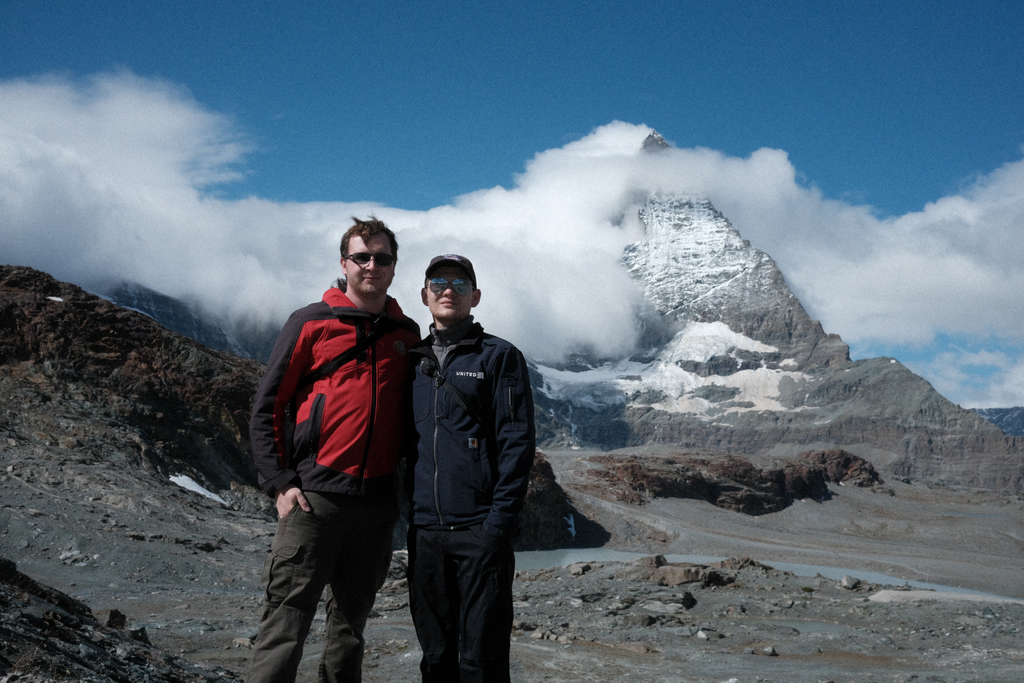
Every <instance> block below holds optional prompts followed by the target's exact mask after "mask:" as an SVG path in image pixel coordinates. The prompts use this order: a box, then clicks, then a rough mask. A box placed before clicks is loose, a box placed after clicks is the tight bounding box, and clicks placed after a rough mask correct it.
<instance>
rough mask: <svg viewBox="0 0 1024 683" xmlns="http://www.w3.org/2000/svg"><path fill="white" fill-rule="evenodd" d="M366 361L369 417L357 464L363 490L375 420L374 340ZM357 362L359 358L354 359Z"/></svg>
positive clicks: (375, 354) (375, 348) (368, 350)
mask: <svg viewBox="0 0 1024 683" xmlns="http://www.w3.org/2000/svg"><path fill="white" fill-rule="evenodd" d="M366 351H367V354H368V356H367V359H366V360H367V361H368V362H369V363H370V417H369V420H368V422H369V425H368V426H367V428H366V447H365V448H364V449H363V463H362V464H361V465H360V466H359V491H360V493H362V492H363V483H364V481H365V479H366V463H367V462H369V460H370V445H371V444H372V443H373V425H374V422H376V420H377V344H376V342H374V343H373V344H370V346H369V347H368V348H367V349H366ZM356 362H357V363H358V362H359V359H358V358H357V359H356Z"/></svg>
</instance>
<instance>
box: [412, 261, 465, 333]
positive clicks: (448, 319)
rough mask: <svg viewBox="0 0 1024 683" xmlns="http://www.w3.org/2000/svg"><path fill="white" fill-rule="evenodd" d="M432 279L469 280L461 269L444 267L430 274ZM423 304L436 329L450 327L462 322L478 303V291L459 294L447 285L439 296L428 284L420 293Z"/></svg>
mask: <svg viewBox="0 0 1024 683" xmlns="http://www.w3.org/2000/svg"><path fill="white" fill-rule="evenodd" d="M430 277H431V279H433V278H445V279H446V280H456V279H463V280H467V281H468V280H469V276H468V275H466V272H465V271H464V270H462V268H455V267H452V266H444V267H442V268H438V269H437V270H435V271H434V272H432V273H431V274H430ZM420 294H421V296H422V297H423V303H424V304H425V305H426V306H427V308H429V309H430V315H432V316H433V317H434V325H435V326H437V328H438V329H444V328H446V327H451V326H452V325H455V324H457V323H460V322H462V321H463V320H465V319H466V317H467V316H469V312H470V309H472V308H473V307H474V306H476V305H477V304H478V303H480V290H479V289H474V290H473V291H472V292H470V293H469V294H459V293H458V292H456V291H455V290H454V289H453V288H452V287H451V286H450V283H449V286H448V288H447V289H445V290H444V291H443V292H441V293H440V294H435V293H434V292H433V291H432V290H431V289H430V286H429V284H428V285H427V286H426V287H424V288H423V291H422V292H420Z"/></svg>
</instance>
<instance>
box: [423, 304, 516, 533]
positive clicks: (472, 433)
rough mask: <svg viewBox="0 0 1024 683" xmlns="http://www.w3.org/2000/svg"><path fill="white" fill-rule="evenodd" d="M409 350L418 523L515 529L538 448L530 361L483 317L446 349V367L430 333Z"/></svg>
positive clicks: (488, 529)
mask: <svg viewBox="0 0 1024 683" xmlns="http://www.w3.org/2000/svg"><path fill="white" fill-rule="evenodd" d="M410 355H411V356H412V360H413V363H414V364H415V365H416V368H415V370H414V379H413V388H412V401H413V415H414V424H415V437H416V449H415V454H414V455H413V456H412V458H411V462H410V463H409V468H408V471H407V475H408V476H407V485H408V488H409V497H410V500H411V504H412V524H414V525H416V526H423V527H431V528H452V527H453V528H462V527H467V526H472V525H474V524H479V523H481V522H482V523H483V525H484V530H485V531H486V532H487V533H488V534H490V535H491V536H495V537H498V538H506V537H511V536H513V535H514V534H515V533H516V530H517V518H518V515H519V511H520V510H521V509H522V507H523V499H524V498H525V497H526V488H527V484H528V482H529V476H530V467H531V466H532V465H533V457H534V451H535V448H536V436H535V430H534V421H533V394H532V393H531V391H530V378H529V374H528V372H527V367H526V360H525V359H524V358H523V355H522V353H520V352H519V350H518V349H517V348H516V347H515V346H513V345H512V344H510V343H509V342H507V341H505V340H504V339H499V338H498V337H495V336H493V335H490V334H486V333H485V332H484V331H483V328H482V327H481V326H480V325H479V324H473V327H472V328H471V329H470V331H469V332H468V333H467V335H466V336H465V337H464V338H463V339H462V341H460V342H459V343H458V344H456V345H455V346H454V347H452V348H451V349H450V350H449V351H448V354H447V355H446V356H445V360H444V365H443V366H442V367H440V368H437V366H436V357H435V356H434V352H433V349H432V348H431V342H430V338H429V337H428V338H427V339H426V340H424V341H422V342H420V343H419V344H418V345H417V346H415V347H413V348H412V349H411V350H410ZM432 366H433V367H432ZM449 387H454V388H455V389H456V390H457V391H458V394H456V393H455V392H454V391H451V390H450V389H449ZM460 394H461V396H460ZM460 399H461V401H462V402H464V403H465V404H466V405H467V407H468V410H467V409H466V408H464V407H463V406H462V405H460Z"/></svg>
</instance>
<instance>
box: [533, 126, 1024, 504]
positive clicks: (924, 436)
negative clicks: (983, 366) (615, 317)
mask: <svg viewBox="0 0 1024 683" xmlns="http://www.w3.org/2000/svg"><path fill="white" fill-rule="evenodd" d="M665 147H666V143H665V142H664V140H663V139H662V138H661V137H660V136H658V135H657V134H656V133H652V135H651V136H650V137H649V138H648V139H647V141H645V142H644V145H643V149H644V152H645V153H653V154H657V153H660V152H661V151H662V150H664V149H665ZM712 201H713V198H710V197H706V196H699V195H688V194H685V193H679V194H672V195H667V194H664V193H650V194H649V195H648V196H647V197H646V199H645V200H644V201H643V202H642V207H641V208H640V209H639V211H638V217H639V219H640V221H641V222H642V223H643V226H644V237H643V239H642V240H640V241H639V242H636V243H634V244H631V245H630V246H628V247H627V248H626V249H625V252H624V253H623V255H622V267H623V268H625V269H626V270H628V272H629V273H630V275H631V276H632V278H633V279H634V280H635V281H636V283H637V284H638V286H639V287H640V289H641V290H642V293H643V305H642V306H641V307H640V308H639V309H638V310H637V311H636V317H635V320H634V321H633V323H634V324H635V325H636V326H637V328H638V329H639V330H640V331H641V332H640V339H641V344H640V347H641V348H639V349H638V350H637V351H636V353H634V354H633V355H632V356H631V357H629V358H619V359H601V360H596V359H586V358H584V359H580V360H579V361H578V362H575V363H568V364H562V365H559V366H557V367H554V366H548V365H543V364H538V365H536V366H535V369H536V374H535V377H534V380H535V388H534V391H535V394H536V397H537V405H538V410H539V413H540V415H539V417H540V418H541V419H540V424H541V426H542V428H541V433H540V437H541V441H542V444H543V445H544V446H545V447H547V448H552V449H556V448H557V449H561V448H586V449H595V448H596V449H602V450H607V449H622V448H629V449H633V451H634V452H650V453H655V452H663V451H665V450H666V449H669V450H672V451H686V450H689V451H696V452H701V453H710V454H715V453H719V454H732V455H743V456H771V457H779V458H788V457H792V456H794V455H796V454H798V453H801V452H805V451H808V450H812V449H818V450H825V449H841V450H843V451H845V452H848V453H852V454H855V455H857V456H859V457H861V458H863V459H865V460H867V461H870V462H871V463H873V465H874V466H875V467H876V468H877V469H878V471H879V472H882V473H883V474H886V475H888V476H898V477H901V478H904V479H908V480H917V479H920V480H927V481H931V482H953V483H956V484H958V485H963V486H969V487H979V488H988V489H996V490H1006V491H1011V492H1016V493H1021V492H1022V491H1024V460H1022V458H1021V455H1020V450H1021V449H1020V446H1021V444H1020V443H1019V439H1015V438H1013V437H1007V436H1005V435H1004V434H1003V433H1002V432H1001V431H1000V430H999V429H998V428H997V427H995V426H994V425H992V424H991V423H989V422H987V421H986V420H984V419H982V418H981V417H979V416H978V415H977V414H976V413H974V412H972V411H969V410H965V409H962V408H960V407H959V406H957V405H955V404H953V403H951V402H950V401H948V400H947V399H945V398H943V397H942V396H941V395H940V394H939V393H938V392H936V391H935V390H934V388H932V386H931V385H930V384H929V383H928V382H927V381H925V380H924V379H922V378H921V377H919V376H917V375H915V374H914V373H912V372H911V371H910V370H908V369H907V368H906V367H905V366H903V365H902V364H901V363H899V362H898V361H897V360H896V359H893V358H872V359H866V360H858V361H855V362H854V361H851V360H850V356H849V349H848V347H847V345H846V344H845V343H844V342H843V341H842V340H841V339H840V338H839V336H837V335H835V334H827V333H826V332H825V331H824V330H823V329H822V326H821V324H820V323H818V322H817V321H815V320H812V319H811V318H810V316H809V315H808V314H807V312H806V310H804V308H803V306H802V305H801V304H800V302H799V300H798V299H797V298H796V296H794V294H793V293H792V292H791V291H790V289H789V287H788V286H787V285H786V281H785V277H784V275H783V273H782V272H781V271H780V270H779V268H778V267H777V266H776V264H775V262H774V261H773V260H772V259H771V257H770V256H769V255H768V254H766V253H764V252H763V251H760V250H759V249H757V248H756V247H754V246H752V245H751V244H750V243H749V242H748V241H747V240H745V239H743V237H742V236H741V235H740V234H739V232H738V231H737V230H736V229H735V228H734V227H733V226H732V225H731V224H730V223H729V220H728V218H727V217H726V216H724V215H722V213H721V212H720V211H718V210H717V209H716V208H715V207H714V205H713V203H712ZM637 449H639V451H637Z"/></svg>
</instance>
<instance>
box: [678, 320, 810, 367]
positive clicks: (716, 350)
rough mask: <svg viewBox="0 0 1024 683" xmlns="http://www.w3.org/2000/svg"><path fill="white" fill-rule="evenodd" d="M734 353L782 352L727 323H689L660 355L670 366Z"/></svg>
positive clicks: (701, 361)
mask: <svg viewBox="0 0 1024 683" xmlns="http://www.w3.org/2000/svg"><path fill="white" fill-rule="evenodd" d="M733 349H742V350H744V351H754V352H757V353H774V352H776V351H778V349H777V348H776V347H774V346H769V345H767V344H762V343H761V342H759V341H757V340H755V339H751V338H750V337H747V336H746V335H743V334H740V333H739V332H733V331H732V330H731V329H729V326H728V325H726V324H725V323H724V322H721V321H715V322H711V323H697V322H691V323H687V325H686V327H684V328H683V330H682V331H681V332H680V333H679V334H677V335H676V336H675V337H673V339H672V341H670V342H669V343H668V344H666V345H665V348H664V349H663V350H662V352H661V353H660V354H659V355H658V360H661V361H665V362H666V363H676V362H679V361H687V360H690V361H697V362H700V363H706V362H708V361H709V360H711V359H712V358H714V357H715V356H724V355H726V354H728V353H729V352H731V351H732V350H733ZM794 363H795V361H794Z"/></svg>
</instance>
